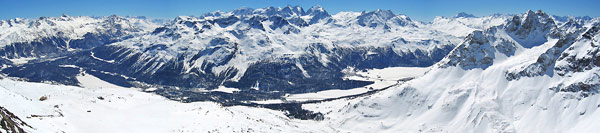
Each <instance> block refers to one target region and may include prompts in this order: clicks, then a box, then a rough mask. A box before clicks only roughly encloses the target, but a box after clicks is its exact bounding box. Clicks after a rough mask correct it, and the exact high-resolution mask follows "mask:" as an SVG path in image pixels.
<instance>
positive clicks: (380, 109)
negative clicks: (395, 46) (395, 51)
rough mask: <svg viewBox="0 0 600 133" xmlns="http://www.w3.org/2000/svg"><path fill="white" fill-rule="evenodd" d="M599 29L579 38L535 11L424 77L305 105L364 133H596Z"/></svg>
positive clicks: (484, 34)
mask: <svg viewBox="0 0 600 133" xmlns="http://www.w3.org/2000/svg"><path fill="white" fill-rule="evenodd" d="M598 26H600V24H598V23H593V24H586V25H584V26H582V28H579V29H577V30H580V31H576V32H571V31H570V30H571V29H570V28H564V29H563V28H560V26H559V25H558V24H557V23H556V22H554V21H553V19H552V17H551V16H549V15H547V14H546V13H544V12H542V11H537V12H533V11H529V12H527V13H525V14H522V15H515V16H514V17H512V19H511V20H509V21H508V22H507V23H506V24H503V25H501V26H496V27H491V28H488V29H486V30H483V31H475V32H473V33H471V34H469V35H468V36H467V37H466V38H465V40H464V41H463V43H461V44H460V45H458V46H457V47H456V48H455V49H454V50H453V51H452V52H450V53H449V55H448V56H446V57H445V58H444V59H442V60H441V61H440V62H439V63H437V64H436V65H434V66H433V68H432V69H431V70H430V71H428V72H427V73H426V74H425V75H423V76H422V77H419V78H416V79H414V80H411V81H408V82H406V83H404V84H402V85H400V86H397V87H394V88H391V89H388V90H385V91H382V92H380V93H377V94H374V95H372V96H368V97H363V98H357V99H351V100H338V101H333V102H329V103H320V104H307V105H304V107H305V108H307V109H309V110H313V111H318V112H322V113H324V114H325V115H324V116H325V120H324V121H329V122H328V124H325V125H331V127H338V128H340V129H345V130H348V131H358V132H372V131H385V132H595V131H596V129H594V128H593V127H596V126H598V121H597V120H599V117H598V116H599V115H598V114H599V113H596V112H598V107H600V100H599V96H598V95H597V94H598V90H599V89H600V88H599V87H598V86H600V80H598V79H599V78H598V74H599V73H600V71H599V70H600V67H598V66H599V65H600V64H598V63H599V62H600V61H598V58H599V57H600V54H598V46H597V44H598V39H600V34H598ZM357 125H360V126H357Z"/></svg>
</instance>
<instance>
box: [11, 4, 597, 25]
mask: <svg viewBox="0 0 600 133" xmlns="http://www.w3.org/2000/svg"><path fill="white" fill-rule="evenodd" d="M286 5H299V6H302V7H303V8H304V9H305V10H306V9H308V8H310V7H312V6H313V5H321V6H323V7H324V8H325V10H327V11H328V12H330V13H331V14H334V13H337V12H340V11H363V10H364V11H371V10H375V9H389V10H392V11H394V13H397V14H406V15H408V16H409V17H411V18H412V19H415V20H419V21H431V20H432V19H433V18H434V17H435V16H447V17H448V16H454V15H455V14H457V13H459V12H467V13H471V14H474V15H476V16H485V15H491V14H494V13H504V14H516V13H524V12H526V11H527V10H529V9H531V10H538V9H541V10H544V11H545V12H547V13H550V14H553V15H560V16H567V15H571V16H591V17H598V16H599V14H600V6H599V5H600V0H362V1H359V0H0V19H12V18H17V17H19V18H37V17H40V16H46V17H54V16H60V15H62V14H63V13H65V14H68V15H71V16H107V15H112V14H117V15H121V16H147V17H150V18H167V19H171V18H174V17H176V16H182V15H186V16H192V15H195V16H198V15H201V14H203V13H206V12H212V11H216V10H222V11H229V10H232V9H236V8H239V7H250V8H263V7H268V6H274V7H278V6H280V7H283V6H286Z"/></svg>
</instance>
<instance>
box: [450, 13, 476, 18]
mask: <svg viewBox="0 0 600 133" xmlns="http://www.w3.org/2000/svg"><path fill="white" fill-rule="evenodd" d="M475 17H476V16H475V15H473V14H468V13H465V12H460V13H458V14H456V16H454V18H475Z"/></svg>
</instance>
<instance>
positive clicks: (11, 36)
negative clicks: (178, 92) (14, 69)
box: [0, 14, 158, 65]
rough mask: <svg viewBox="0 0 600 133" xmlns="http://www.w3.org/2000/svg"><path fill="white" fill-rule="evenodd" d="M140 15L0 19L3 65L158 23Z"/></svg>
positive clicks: (115, 37)
mask: <svg viewBox="0 0 600 133" xmlns="http://www.w3.org/2000/svg"><path fill="white" fill-rule="evenodd" d="M150 21H151V20H148V19H144V18H140V17H120V16H115V15H113V16H108V17H100V18H93V17H87V16H81V17H71V16H68V15H64V14H63V15H62V16H61V17H40V18H39V19H20V18H16V19H10V20H0V57H2V59H4V60H6V59H8V60H10V61H5V62H3V63H2V64H3V65H11V64H22V63H25V62H27V61H28V60H32V59H36V58H51V57H57V56H61V55H63V54H67V53H70V52H73V51H77V50H81V49H91V48H94V47H97V46H101V45H105V44H109V43H114V42H118V41H122V40H125V39H128V38H131V37H134V36H138V35H140V34H142V33H145V32H149V31H150V30H153V29H154V28H156V27H157V26H158V24H155V23H152V22H150Z"/></svg>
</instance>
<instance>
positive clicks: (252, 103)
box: [0, 6, 600, 132]
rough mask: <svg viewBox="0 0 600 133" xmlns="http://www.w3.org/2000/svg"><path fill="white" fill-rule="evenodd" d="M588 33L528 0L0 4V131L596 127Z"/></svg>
mask: <svg viewBox="0 0 600 133" xmlns="http://www.w3.org/2000/svg"><path fill="white" fill-rule="evenodd" d="M599 40H600V18H591V17H587V16H584V17H573V16H554V15H550V14H547V13H545V12H543V11H539V10H538V11H531V10H530V11H527V12H525V13H521V14H511V15H508V14H495V15H491V16H483V17H477V16H474V15H471V14H468V13H464V12H463V13H458V15H456V16H455V17H436V18H435V19H434V20H433V21H432V22H421V21H414V20H411V19H410V18H409V17H408V16H406V15H402V14H395V13H393V12H392V11H390V10H375V11H363V12H339V13H337V14H330V13H328V12H327V11H326V10H324V9H323V8H322V7H320V6H313V7H312V8H310V9H308V10H304V9H303V8H302V7H300V6H287V7H267V8H260V9H251V8H239V9H236V10H232V11H229V12H222V11H216V12H210V13H206V14H203V15H200V16H179V17H176V18H174V19H172V20H162V19H149V18H145V17H123V16H116V15H112V16H106V17H89V16H79V17H73V16H68V15H62V16H60V17H40V18H36V19H20V18H16V19H9V20H0V66H2V68H1V70H0V71H1V76H0V77H1V79H0V118H2V121H0V124H1V125H2V127H1V130H0V132H597V129H595V127H600V112H599V110H598V108H600V96H599V94H598V93H599V91H600V52H599V51H600V47H599V46H600V42H599ZM596 112H599V113H596Z"/></svg>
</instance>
